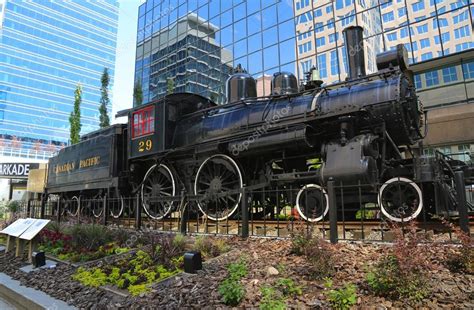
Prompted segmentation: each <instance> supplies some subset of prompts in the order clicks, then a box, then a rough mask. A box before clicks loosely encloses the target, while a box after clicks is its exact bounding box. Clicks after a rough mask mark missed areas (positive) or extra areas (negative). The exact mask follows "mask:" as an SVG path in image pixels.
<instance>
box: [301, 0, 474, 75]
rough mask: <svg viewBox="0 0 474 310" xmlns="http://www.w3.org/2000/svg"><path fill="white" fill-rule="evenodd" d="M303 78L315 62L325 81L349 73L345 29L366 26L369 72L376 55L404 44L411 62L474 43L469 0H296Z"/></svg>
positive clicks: (365, 44)
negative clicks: (343, 31) (345, 48)
mask: <svg viewBox="0 0 474 310" xmlns="http://www.w3.org/2000/svg"><path fill="white" fill-rule="evenodd" d="M294 5H295V16H296V18H295V28H296V34H297V45H298V46H297V57H298V70H299V73H300V74H299V77H300V78H302V77H303V75H302V72H306V71H308V70H309V68H311V67H312V66H316V67H317V68H318V69H319V73H320V76H321V79H322V80H324V81H325V83H326V84H330V83H332V82H337V81H341V80H344V79H345V77H346V74H347V70H346V66H347V64H346V59H345V51H344V38H343V33H342V30H343V29H344V28H346V27H348V26H351V25H359V26H362V27H363V28H364V39H365V41H364V47H365V58H366V67H367V68H366V69H367V72H369V73H370V72H374V71H376V65H375V63H374V61H375V55H376V54H378V53H379V52H381V51H384V50H389V49H393V48H395V46H396V45H397V44H400V43H402V44H405V47H406V48H407V50H408V52H409V59H410V63H412V64H414V63H418V62H422V61H426V60H429V59H432V58H436V57H442V56H447V55H450V54H453V53H457V52H461V51H464V50H467V49H472V48H474V36H473V34H472V23H473V17H472V13H471V12H472V11H474V6H473V5H472V4H470V3H469V0H449V1H448V0H413V1H406V0H335V1H333V0H322V1H321V0H317V1H316V0H315V1H312V0H294Z"/></svg>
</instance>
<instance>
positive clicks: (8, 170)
mask: <svg viewBox="0 0 474 310" xmlns="http://www.w3.org/2000/svg"><path fill="white" fill-rule="evenodd" d="M38 168H39V164H38V163H0V178H9V179H16V178H19V179H20V178H28V174H29V173H30V169H38Z"/></svg>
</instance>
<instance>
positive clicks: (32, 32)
mask: <svg viewBox="0 0 474 310" xmlns="http://www.w3.org/2000/svg"><path fill="white" fill-rule="evenodd" d="M118 7H119V4H118V1H116V0H104V1H81V0H72V1H46V0H31V1H22V0H0V12H1V13H0V144H1V145H0V149H3V150H4V151H5V150H6V149H9V150H12V149H14V152H18V154H17V155H19V156H27V155H25V154H26V153H29V152H30V151H32V150H33V151H42V150H48V151H53V150H54V149H56V148H57V147H59V146H61V145H62V144H63V145H64V144H65V143H67V142H68V138H69V115H70V113H71V111H72V110H73V103H74V90H75V88H76V86H77V85H78V84H81V86H82V88H83V96H82V99H83V100H82V106H81V114H82V115H81V121H82V133H87V132H89V131H92V130H95V129H98V127H99V110H98V107H99V99H100V77H101V74H102V72H103V69H104V67H106V68H108V69H109V73H110V76H111V85H110V87H109V88H110V89H111V88H112V85H113V76H114V70H115V49H116V39H117V23H118ZM108 109H109V111H111V107H108ZM13 155H15V154H13Z"/></svg>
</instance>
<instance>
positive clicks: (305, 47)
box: [298, 41, 313, 54]
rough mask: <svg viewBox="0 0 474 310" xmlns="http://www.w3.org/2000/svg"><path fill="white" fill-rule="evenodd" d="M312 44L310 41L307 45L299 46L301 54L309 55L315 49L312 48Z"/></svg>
mask: <svg viewBox="0 0 474 310" xmlns="http://www.w3.org/2000/svg"><path fill="white" fill-rule="evenodd" d="M312 45H313V44H312V42H311V41H309V42H306V43H303V44H300V45H298V51H299V52H300V54H302V53H307V52H309V51H311V50H312V49H313V46H312Z"/></svg>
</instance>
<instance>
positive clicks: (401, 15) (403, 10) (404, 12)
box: [398, 7, 407, 17]
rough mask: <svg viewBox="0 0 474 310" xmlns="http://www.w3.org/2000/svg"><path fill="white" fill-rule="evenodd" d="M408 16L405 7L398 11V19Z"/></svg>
mask: <svg viewBox="0 0 474 310" xmlns="http://www.w3.org/2000/svg"><path fill="white" fill-rule="evenodd" d="M406 15H407V9H406V8H405V7H403V8H399V9H398V17H403V16H406Z"/></svg>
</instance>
